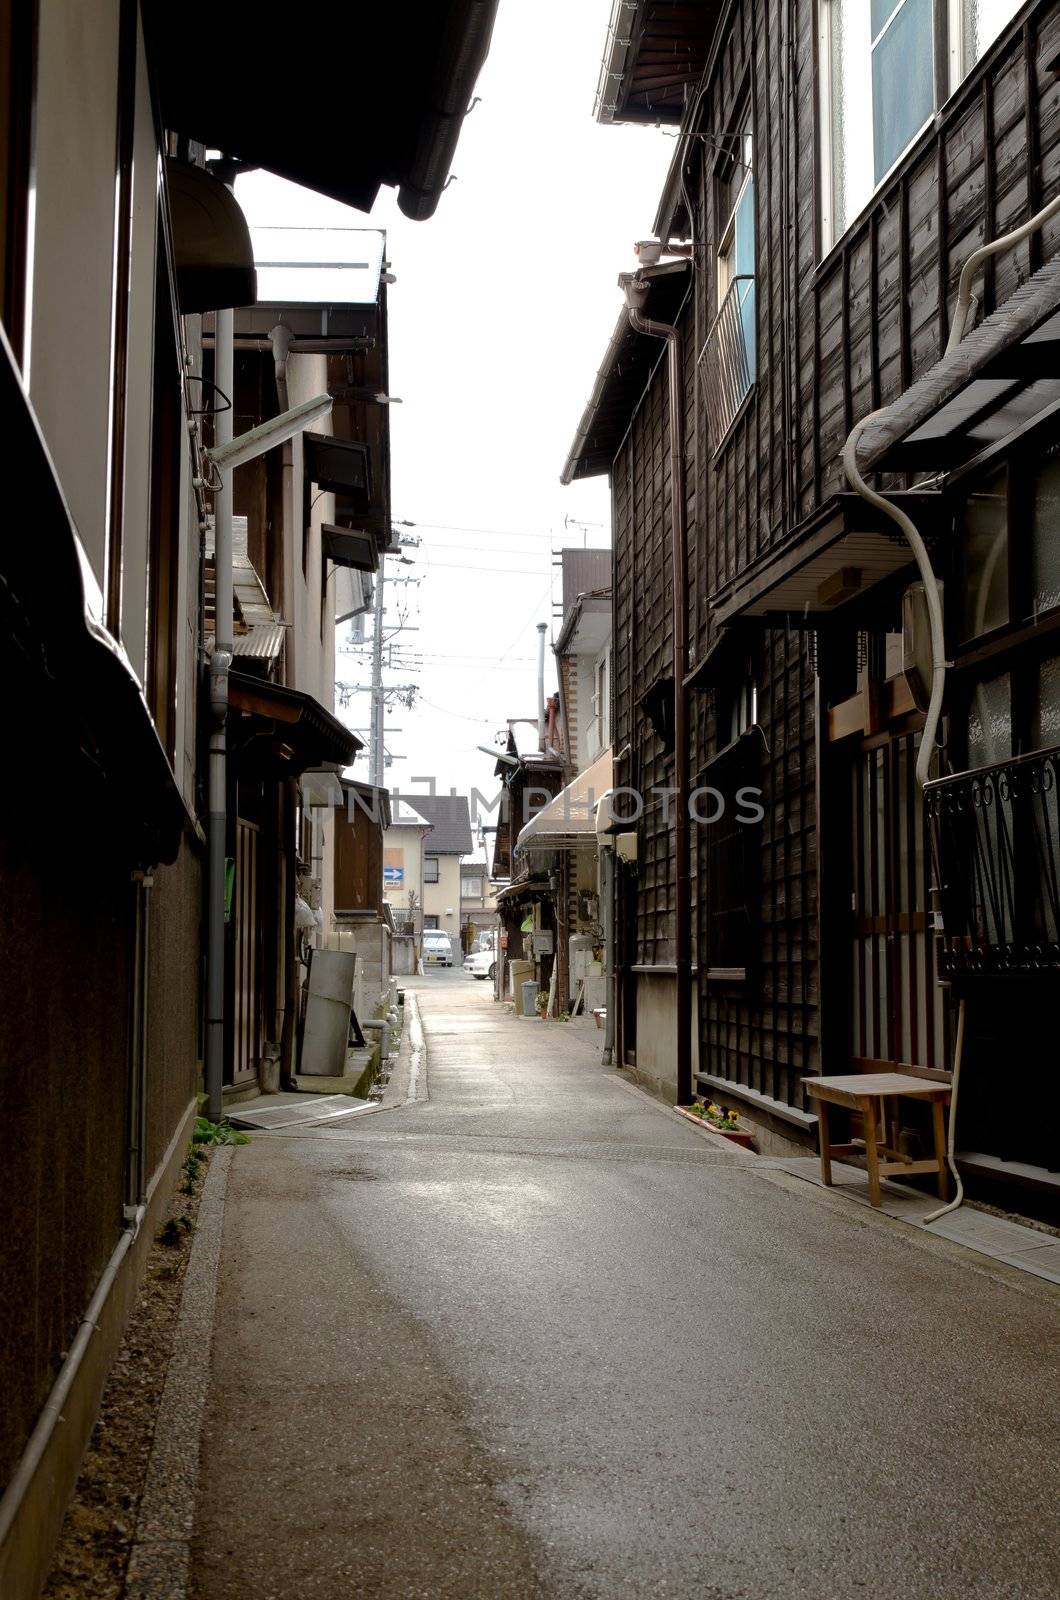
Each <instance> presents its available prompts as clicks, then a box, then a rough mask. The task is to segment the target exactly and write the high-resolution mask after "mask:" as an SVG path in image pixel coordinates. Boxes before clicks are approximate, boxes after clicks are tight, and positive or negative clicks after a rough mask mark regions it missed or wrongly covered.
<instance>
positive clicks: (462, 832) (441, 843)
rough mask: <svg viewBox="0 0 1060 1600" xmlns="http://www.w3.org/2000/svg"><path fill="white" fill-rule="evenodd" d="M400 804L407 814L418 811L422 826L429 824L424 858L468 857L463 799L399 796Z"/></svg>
mask: <svg viewBox="0 0 1060 1600" xmlns="http://www.w3.org/2000/svg"><path fill="white" fill-rule="evenodd" d="M401 801H402V804H403V805H404V806H405V807H406V808H407V809H408V810H410V811H418V812H419V814H420V816H421V817H422V818H423V820H424V822H429V823H430V825H431V829H432V832H431V833H429V834H428V835H427V837H426V839H425V840H424V844H423V848H424V850H425V851H426V852H427V854H428V855H432V856H469V855H470V854H471V816H470V813H469V811H468V805H467V796H466V795H463V794H436V795H429V794H403V795H402V796H401Z"/></svg>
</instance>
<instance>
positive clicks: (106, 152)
mask: <svg viewBox="0 0 1060 1600" xmlns="http://www.w3.org/2000/svg"><path fill="white" fill-rule="evenodd" d="M38 52H39V54H38V61H39V70H38V84H37V104H36V149H35V164H36V171H35V184H36V196H35V207H36V209H35V217H34V228H33V276H32V282H31V285H30V293H31V296H32V300H31V308H30V316H29V328H30V345H29V361H28V366H29V391H30V398H31V400H32V402H33V406H34V409H35V411H36V413H37V417H38V420H39V421H40V425H41V428H42V429H43V431H44V437H45V439H46V440H47V443H48V448H49V450H50V451H51V455H52V460H53V461H54V462H55V466H56V469H57V471H58V473H59V477H60V479H61V481H62V485H63V491H64V493H65V495H66V500H67V504H68V505H69V507H70V511H71V514H72V516H73V519H74V522H75V523H76V524H77V528H78V531H79V533H80V535H81V541H82V543H83V545H84V547H85V552H86V554H87V556H88V560H89V563H90V565H91V568H92V571H93V573H94V574H95V578H96V582H97V584H98V585H99V587H100V589H101V590H102V588H103V586H104V559H105V548H106V524H107V482H108V475H107V458H108V440H109V435H110V344H111V298H112V283H113V269H114V152H115V148H116V139H117V132H116V116H117V104H118V0H109V3H107V4H101V3H98V0H97V3H94V4H90V5H86V4H85V3H84V0H49V4H48V5H45V6H41V7H40V8H39V34H38ZM150 272H151V281H152V283H153V281H154V262H153V260H152V261H151V263H150Z"/></svg>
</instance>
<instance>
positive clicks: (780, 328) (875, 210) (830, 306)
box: [612, 0, 1060, 1106]
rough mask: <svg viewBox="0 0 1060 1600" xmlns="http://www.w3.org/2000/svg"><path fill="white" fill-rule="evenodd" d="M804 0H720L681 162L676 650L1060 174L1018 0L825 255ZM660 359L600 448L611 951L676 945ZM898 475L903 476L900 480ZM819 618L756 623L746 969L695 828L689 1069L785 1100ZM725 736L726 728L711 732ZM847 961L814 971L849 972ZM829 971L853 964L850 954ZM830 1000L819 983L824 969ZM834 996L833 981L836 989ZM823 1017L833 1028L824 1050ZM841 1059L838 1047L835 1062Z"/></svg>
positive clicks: (1036, 11)
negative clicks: (614, 792)
mask: <svg viewBox="0 0 1060 1600" xmlns="http://www.w3.org/2000/svg"><path fill="white" fill-rule="evenodd" d="M815 10H816V0H791V4H790V5H789V6H785V7H775V6H769V5H767V4H765V3H764V0H743V3H740V0H734V3H733V4H732V5H731V6H729V7H728V9H727V11H726V13H725V15H724V17H723V18H722V21H721V25H720V31H719V35H718V37H717V39H716V41H715V46H714V49H713V52H712V56H711V62H710V65H709V66H708V70H707V75H706V78H705V80H704V89H705V92H704V94H703V96H702V100H701V103H700V110H699V120H698V123H697V125H696V128H695V132H696V134H697V138H696V139H695V140H694V141H693V143H692V148H691V152H690V157H689V163H688V167H687V170H686V179H687V187H688V192H689V196H690V198H691V203H692V208H693V211H694V213H695V219H694V220H695V230H694V231H695V238H696V241H697V249H696V262H697V271H696V273H695V275H694V279H693V291H692V295H691V298H690V301H689V302H687V303H686V307H685V311H684V313H683V323H682V326H683V330H684V334H685V339H684V345H685V354H686V362H687V372H688V375H689V429H688V437H687V439H686V449H687V461H688V469H689V558H690V572H689V639H690V658H691V661H690V664H691V665H692V666H694V665H695V664H696V663H697V662H698V661H701V660H703V658H704V657H705V656H706V655H707V653H708V651H709V650H710V648H711V646H712V645H713V644H714V642H715V629H714V626H713V622H712V617H713V614H714V612H715V611H716V609H717V607H718V605H719V603H720V602H721V601H723V600H724V598H725V597H726V595H727V594H728V593H729V592H730V591H731V589H732V587H733V585H734V584H735V582H736V581H737V580H738V579H741V578H743V577H745V576H746V574H747V572H748V570H749V569H750V568H752V567H754V566H755V564H756V563H758V562H760V561H761V560H762V559H763V558H764V557H766V556H767V555H770V554H772V553H774V552H775V550H776V548H777V546H778V545H779V544H780V543H781V541H785V540H787V541H791V540H792V539H796V538H797V537H798V529H799V527H800V525H801V524H802V523H803V522H804V521H805V520H806V519H807V518H809V517H811V516H812V515H813V514H814V513H815V512H816V511H817V510H818V509H819V508H820V506H821V505H822V504H823V503H824V502H825V501H826V500H827V499H828V497H829V496H830V495H831V494H833V493H834V492H836V491H837V490H838V489H840V488H841V487H842V473H841V462H840V451H841V449H842V445H843V443H844V441H845V439H846V437H847V434H848V433H849V431H850V428H851V427H852V425H853V423H854V422H855V421H857V420H858V419H859V418H860V417H862V416H864V415H865V414H866V413H867V412H869V411H872V410H874V409H875V408H877V407H878V406H880V405H881V404H886V403H888V402H889V401H891V400H893V399H894V398H896V396H898V395H899V394H900V393H901V392H902V390H903V389H905V388H906V387H907V386H908V385H909V384H910V383H911V382H912V381H913V380H914V379H915V378H917V377H918V376H919V375H921V374H922V373H923V372H924V371H925V370H926V369H927V368H928V367H930V366H931V365H932V363H933V362H934V361H935V360H937V359H938V356H939V354H940V353H941V351H942V349H943V347H944V345H945V341H946V338H947V336H948V332H949V323H950V316H951V312H952V306H953V301H954V297H955V295H956V289H957V281H958V278H959V274H960V268H961V265H962V263H963V261H964V260H965V259H966V257H967V255H968V253H969V252H970V251H971V250H972V249H974V248H975V247H976V245H978V244H980V243H981V242H982V241H983V239H984V238H988V237H993V236H996V235H997V234H998V233H1000V232H1003V231H1005V230H1006V229H1009V228H1012V227H1014V226H1016V225H1018V224H1019V223H1020V222H1022V221H1023V220H1025V219H1026V217H1027V216H1028V215H1029V214H1030V213H1031V212H1032V211H1034V210H1036V209H1037V208H1038V207H1040V206H1041V205H1042V204H1044V203H1045V202H1046V201H1047V200H1048V199H1050V198H1051V197H1052V195H1053V194H1054V193H1055V192H1056V190H1057V186H1058V184H1060V80H1058V78H1057V77H1056V75H1054V73H1053V71H1052V70H1051V67H1050V65H1049V64H1050V63H1052V62H1053V61H1055V60H1056V59H1057V57H1058V56H1060V4H1057V0H1051V3H1049V4H1040V5H1037V6H1031V7H1028V8H1026V9H1025V11H1024V12H1023V13H1021V14H1020V15H1019V16H1017V17H1016V18H1015V19H1014V21H1013V23H1012V25H1011V26H1010V27H1009V28H1008V29H1006V30H1005V32H1004V33H1003V34H1002V35H1001V37H1000V38H999V40H998V41H997V42H996V43H995V45H994V46H993V47H992V48H991V49H990V50H989V51H988V52H987V54H986V56H985V57H984V59H983V60H982V61H981V62H980V63H979V64H978V66H977V67H976V68H975V69H974V70H973V71H972V72H971V73H970V74H969V76H968V77H967V78H966V80H965V82H964V83H963V84H962V86H961V87H960V89H959V90H958V91H957V93H956V94H954V95H953V96H951V98H950V99H949V100H948V101H947V102H946V104H945V105H944V106H943V108H942V110H941V111H940V113H939V114H938V116H937V117H936V118H935V121H934V124H933V125H932V127H931V128H929V129H927V130H926V131H925V132H924V134H922V135H921V137H920V138H919V139H918V140H917V141H916V143H915V144H914V145H913V146H912V147H911V149H910V150H909V152H908V153H907V155H906V157H905V158H904V159H903V161H902V162H901V163H900V164H899V166H898V167H897V168H896V170H895V171H894V172H893V173H892V174H891V176H890V177H889V178H888V180H887V182H886V183H885V185H884V186H883V187H882V188H881V189H880V190H879V191H878V192H877V194H876V195H875V197H874V199H873V201H872V203H871V205H870V206H869V207H868V208H867V209H866V210H865V212H864V213H863V214H862V215H860V216H859V217H858V218H856V219H855V221H854V223H853V225H852V226H851V227H850V228H849V229H848V230H847V232H846V234H845V235H844V236H843V237H842V239H840V240H839V241H838V243H837V244H836V246H835V247H834V248H833V249H832V250H830V251H829V253H828V254H827V256H825V257H824V258H823V259H822V257H821V251H820V242H819V237H818V222H817V211H818V195H819V189H820V184H819V176H818V149H817V133H818V130H817V103H816V102H817V82H818V80H817V66H816V59H815V38H816V25H815ZM745 108H749V109H750V113H751V117H752V123H753V131H754V177H755V209H756V345H757V361H756V369H755V373H754V384H753V388H752V391H751V393H750V394H749V396H748V397H747V398H746V399H745V401H744V402H743V405H742V407H741V408H740V410H739V412H738V414H737V415H736V417H735V420H734V421H733V423H732V425H731V426H730V428H729V430H728V432H727V433H726V434H725V436H724V437H723V438H720V439H719V438H711V437H709V436H708V433H707V424H706V415H707V413H706V407H705V404H704V402H703V394H702V389H701V386H700V377H699V375H698V374H697V372H696V366H695V361H696V357H697V356H698V354H699V352H700V351H701V350H702V348H703V345H704V342H705V341H706V338H707V335H708V332H709V330H710V327H711V324H712V322H713V320H714V316H715V314H716V309H717V304H718V283H717V277H716V252H717V245H718V242H719V233H720V229H721V226H722V224H723V221H724V219H723V218H721V217H720V216H719V215H718V214H717V212H718V204H717V196H716V188H717V185H716V183H715V173H716V169H717V165H718V161H719V157H720V156H721V155H722V154H723V153H724V152H725V150H726V148H729V146H727V144H726V140H727V138H728V136H729V135H730V134H731V132H732V130H734V129H735V128H737V127H738V126H740V125H741V121H742V118H743V115H744V111H745ZM1058 246H1060V218H1058V219H1054V221H1053V222H1052V223H1051V224H1049V226H1048V227H1046V228H1045V229H1044V230H1043V231H1042V233H1041V235H1040V236H1038V237H1037V238H1035V239H1034V240H1032V241H1030V242H1025V243H1023V244H1022V245H1019V246H1017V247H1015V248H1014V249H1011V250H1008V251H1006V252H1005V253H1004V254H1002V255H1000V256H999V257H998V258H996V261H995V262H994V264H993V265H991V266H990V267H989V268H988V270H987V272H986V275H985V280H984V306H983V309H984V311H987V312H989V311H991V310H993V309H994V308H995V306H996V305H998V304H1000V303H1001V302H1002V301H1003V300H1004V299H1006V298H1007V297H1008V296H1009V295H1010V294H1011V293H1012V292H1013V290H1014V289H1015V288H1016V287H1017V286H1018V284H1019V283H1021V282H1022V281H1023V280H1024V279H1025V278H1026V277H1027V276H1028V274H1029V273H1030V272H1031V271H1033V270H1034V269H1035V268H1036V267H1037V266H1038V265H1039V264H1040V263H1041V261H1042V260H1044V259H1046V258H1047V257H1049V256H1050V255H1052V254H1053V253H1054V252H1055V250H1056V249H1057V248H1058ZM666 428H667V404H666V377H665V362H664V361H663V359H662V350H661V348H660V364H659V366H658V367H657V368H656V370H655V374H654V376H653V378H652V381H651V383H650V384H649V386H648V389H647V391H646V393H645V395H644V398H643V399H642V401H641V402H640V405H639V407H638V410H637V412H636V414H635V416H634V418H633V422H632V426H631V428H630V431H629V433H628V434H627V437H626V439H625V440H624V441H623V444H622V445H621V447H620V449H619V451H618V454H617V456H616V459H615V462H614V466H613V470H612V496H613V516H614V543H615V553H614V567H615V576H614V641H615V643H614V691H615V730H614V734H615V736H614V748H615V750H616V753H617V752H621V751H622V750H623V749H624V747H625V746H626V745H627V744H628V745H629V746H630V754H629V756H628V757H627V758H626V760H625V762H624V763H620V764H619V767H618V773H617V776H616V781H618V782H623V783H626V784H629V785H630V786H633V787H636V788H637V789H638V790H640V791H641V792H642V793H643V794H644V795H645V796H646V810H645V815H644V818H643V820H642V822H641V824H640V859H639V863H638V868H637V871H636V873H635V874H632V873H626V874H625V875H624V877H623V880H622V884H621V890H620V911H621V915H622V916H623V918H625V919H627V923H628V926H627V929H626V933H627V934H628V942H627V943H626V944H625V946H624V955H623V961H624V965H625V968H626V969H627V971H626V973H624V974H623V981H625V980H626V977H627V975H628V968H629V967H630V966H631V965H635V964H643V965H649V966H650V965H666V964H669V963H671V962H672V961H673V918H672V909H673V893H674V871H673V860H672V852H671V848H670V838H669V829H668V827H667V825H666V822H665V818H664V815H663V811H662V807H661V806H660V805H659V804H658V803H656V804H654V805H653V804H652V801H651V794H650V791H651V789H652V787H653V786H656V785H657V786H668V785H672V783H673V771H672V760H671V758H669V757H668V756H667V754H666V751H665V748H664V745H663V742H662V741H661V740H660V739H659V738H658V737H657V736H656V734H655V732H654V731H653V730H652V727H651V724H650V721H649V719H648V717H647V716H646V714H645V710H644V707H643V704H642V701H643V697H644V695H645V694H646V693H647V691H649V690H650V689H651V687H652V685H653V684H655V683H657V682H658V681H659V680H660V679H661V678H665V677H668V676H669V674H670V672H671V620H670V571H669V537H670V528H669V524H670V518H669V474H668V463H667V454H666V452H667V436H666ZM906 481H908V480H906ZM815 662H816V652H815V648H814V641H813V638H812V635H810V634H809V633H807V632H805V631H803V630H800V629H797V628H791V629H788V628H776V627H773V628H768V629H764V630H762V631H761V633H760V634H759V636H758V644H757V646H756V658H755V676H756V680H757V690H758V721H759V724H760V726H761V729H762V736H763V755H762V767H761V782H762V789H763V799H762V804H763V806H764V808H765V817H764V820H763V822H762V823H761V825H760V829H759V834H758V838H759V869H760V870H759V873H758V876H757V880H756V884H755V890H754V897H755V904H754V906H753V907H752V908H751V911H752V912H753V914H754V915H755V917H756V918H757V925H758V930H759V932H758V954H757V961H756V963H755V966H754V970H753V971H752V970H749V971H748V973H747V976H746V978H745V979H744V980H743V981H740V982H729V983H727V984H726V983H718V984H714V983H708V982H707V979H706V976H705V974H706V968H707V966H708V964H709V949H708V943H709V939H708V932H709V928H710V926H711V911H710V904H709V884H708V881H707V880H708V863H709V859H710V851H709V842H708V841H707V840H705V839H703V838H701V837H699V836H698V835H697V832H696V830H695V829H694V830H693V838H694V844H693V862H692V870H693V897H694V902H695V907H694V913H693V914H694V916H695V918H696V920H695V923H694V926H695V927H696V928H697V929H698V933H697V960H698V963H699V973H700V976H699V991H700V999H699V1018H700V1062H701V1068H702V1070H705V1071H707V1072H709V1073H712V1074H714V1075H717V1076H722V1077H726V1078H728V1079H730V1080H731V1081H733V1082H734V1083H742V1084H746V1085H747V1086H749V1087H751V1088H753V1089H755V1090H757V1091H758V1092H759V1093H762V1094H766V1095H768V1096H770V1097H771V1098H774V1099H776V1100H779V1101H782V1102H787V1103H788V1104H791V1105H794V1106H802V1105H803V1104H804V1101H803V1096H802V1091H801V1088H800V1086H799V1078H800V1076H801V1075H802V1074H803V1073H808V1072H812V1071H815V1070H818V1069H819V1068H820V1067H821V1066H822V1064H823V1065H826V1066H827V1065H828V1064H829V1063H828V1062H823V1063H822V1052H821V1045H820V1037H821V1005H820V1000H821V991H822V982H821V974H820V963H819V955H820V948H821V930H820V926H819V917H818V905H817V883H818V861H817V843H818V841H817V815H816V803H817V802H816V796H817V792H818V774H817V751H818V749H819V747H820V746H821V744H822V741H823V743H824V747H825V749H826V753H827V729H818V727H817V712H818V703H819V704H820V706H821V707H823V708H825V710H826V708H827V703H828V698H829V695H828V684H827V682H822V683H820V684H819V683H818V680H817V676H816V666H815ZM716 723H717V719H716V717H715V711H714V697H713V694H712V693H711V692H710V691H709V690H707V691H706V692H703V693H700V694H697V695H695V696H694V697H693V706H692V729H691V776H692V781H693V782H695V781H696V776H697V774H700V773H702V772H703V770H704V769H705V768H706V767H707V766H708V764H709V763H710V762H711V760H712V758H713V757H714V756H715V755H716V754H717V752H718V749H719V743H720V742H722V741H721V740H720V739H719V730H718V727H717V725H716ZM725 737H726V738H727V737H728V734H727V733H726V734H725ZM841 967H842V963H840V962H837V964H836V970H835V972H832V971H830V972H829V975H828V982H829V983H830V984H832V986H833V989H834V988H835V985H836V984H839V983H840V982H845V979H842V980H841V979H840V977H839V976H838V974H839V972H840V969H841ZM842 970H843V971H844V972H845V968H842ZM824 998H825V1002H826V1004H827V1003H828V992H826V993H825V996H824ZM835 998H836V999H837V1001H839V1002H841V1005H840V1009H841V1008H842V1005H845V1003H846V997H845V995H838V994H837V995H836V996H835ZM833 1033H834V1034H835V1037H834V1038H833V1040H832V1043H831V1045H830V1046H829V1049H830V1051H831V1055H832V1057H833V1058H834V1057H836V1056H837V1053H838V1054H841V1051H842V1047H843V1041H842V1040H840V1039H839V1037H838V1033H837V1032H836V1031H835V1030H833ZM837 1065H838V1066H840V1067H841V1065H842V1063H841V1062H838V1063H837Z"/></svg>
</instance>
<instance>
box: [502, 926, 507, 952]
mask: <svg viewBox="0 0 1060 1600" xmlns="http://www.w3.org/2000/svg"><path fill="white" fill-rule="evenodd" d="M507 948H508V930H507V928H502V929H501V949H502V950H507Z"/></svg>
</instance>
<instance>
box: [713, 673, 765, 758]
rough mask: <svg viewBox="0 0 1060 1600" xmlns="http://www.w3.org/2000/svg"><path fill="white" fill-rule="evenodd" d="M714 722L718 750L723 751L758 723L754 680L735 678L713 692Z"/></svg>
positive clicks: (756, 689) (756, 693)
mask: <svg viewBox="0 0 1060 1600" xmlns="http://www.w3.org/2000/svg"><path fill="white" fill-rule="evenodd" d="M714 720H715V728H716V734H717V745H718V749H719V750H724V749H725V747H726V746H727V745H730V744H732V743H733V742H734V741H735V740H736V739H738V738H739V737H740V735H741V734H742V733H746V732H747V730H748V728H752V727H754V725H755V723H756V722H757V721H758V686H757V684H756V683H755V680H754V678H752V677H750V676H747V677H743V678H739V677H738V678H736V679H735V680H734V681H733V682H732V683H729V684H724V683H720V684H718V685H717V687H716V688H715V690H714Z"/></svg>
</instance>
